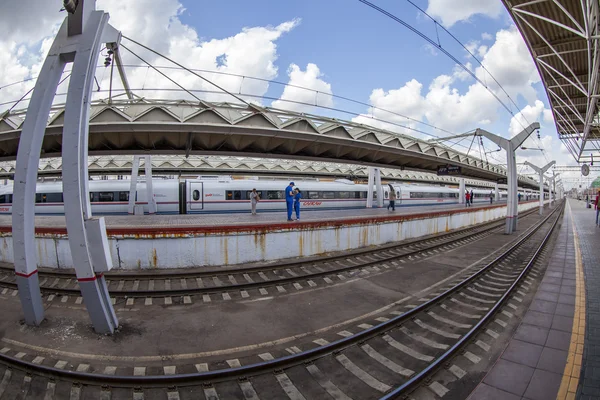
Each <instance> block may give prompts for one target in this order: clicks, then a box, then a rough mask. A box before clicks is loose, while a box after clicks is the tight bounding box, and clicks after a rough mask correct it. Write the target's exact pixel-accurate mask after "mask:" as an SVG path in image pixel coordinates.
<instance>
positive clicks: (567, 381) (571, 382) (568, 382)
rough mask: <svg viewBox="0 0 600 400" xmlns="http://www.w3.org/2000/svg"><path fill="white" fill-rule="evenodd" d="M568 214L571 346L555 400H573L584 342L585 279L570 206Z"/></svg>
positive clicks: (577, 383)
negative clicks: (570, 228)
mask: <svg viewBox="0 0 600 400" xmlns="http://www.w3.org/2000/svg"><path fill="white" fill-rule="evenodd" d="M567 206H568V207H569V214H570V215H571V224H572V226H573V239H574V242H575V284H576V292H575V315H574V317H573V330H572V332H571V345H570V346H569V356H568V357H567V365H566V366H565V371H564V372H563V378H562V381H561V384H560V389H559V390H558V395H557V396H556V399H557V400H565V399H569V400H570V399H575V395H576V393H577V386H578V385H579V374H580V372H581V362H582V359H583V346H584V340H585V279H584V275H583V260H582V258H581V249H580V248H579V236H578V235H577V228H576V227H575V220H574V219H573V218H572V216H573V213H572V212H571V206H570V205H569V204H568V203H567Z"/></svg>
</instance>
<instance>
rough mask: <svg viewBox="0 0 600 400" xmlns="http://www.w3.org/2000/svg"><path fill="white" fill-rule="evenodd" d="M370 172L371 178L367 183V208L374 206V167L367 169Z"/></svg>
mask: <svg viewBox="0 0 600 400" xmlns="http://www.w3.org/2000/svg"><path fill="white" fill-rule="evenodd" d="M367 171H368V173H369V179H368V181H367V182H368V183H367V208H373V183H374V180H375V172H374V170H373V167H369V168H368V169H367Z"/></svg>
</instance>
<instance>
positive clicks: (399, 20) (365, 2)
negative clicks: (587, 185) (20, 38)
mask: <svg viewBox="0 0 600 400" xmlns="http://www.w3.org/2000/svg"><path fill="white" fill-rule="evenodd" d="M358 1H360V2H361V3H363V4H365V5H367V6H369V7H371V8H372V9H374V10H376V11H378V12H380V13H381V14H383V15H385V16H387V17H389V18H391V19H393V20H394V21H396V22H398V23H400V24H401V25H403V26H404V27H406V28H407V29H409V30H411V31H412V32H413V33H415V34H417V35H418V36H420V37H421V38H422V39H424V40H425V41H427V42H428V43H429V44H431V45H433V46H435V47H436V48H437V49H439V50H440V51H441V52H442V53H444V54H445V55H446V56H447V57H448V58H450V59H451V60H452V61H454V62H455V63H456V64H457V65H458V66H460V67H461V68H462V69H463V70H464V71H465V72H467V73H468V74H469V75H470V76H471V77H473V79H475V80H476V81H477V82H478V83H480V84H481V85H482V86H483V87H484V88H485V89H486V90H487V91H488V92H489V93H490V94H491V95H492V96H493V97H494V98H495V99H496V100H497V101H498V102H499V103H500V104H501V105H502V107H504V109H505V110H506V111H508V113H509V114H510V115H511V116H512V117H515V114H514V113H513V111H512V110H511V109H510V108H509V107H508V106H507V105H506V104H505V103H504V102H503V101H502V100H501V99H500V98H499V97H498V95H497V94H496V93H494V92H493V91H492V90H491V89H490V88H489V87H488V85H487V84H486V83H485V82H482V81H481V79H479V78H478V77H477V75H475V74H474V73H473V72H472V71H471V70H470V69H469V68H467V66H465V65H464V64H463V63H462V62H460V61H459V60H458V59H457V58H456V57H454V56H453V55H452V54H450V52H448V51H447V50H446V49H444V48H443V47H442V46H441V45H440V44H439V42H438V43H436V42H435V41H434V40H432V39H431V38H429V37H428V36H427V35H425V34H424V33H422V32H421V31H419V30H418V29H416V28H414V27H413V26H411V25H410V24H409V23H407V22H405V21H404V20H402V19H400V18H398V17H397V16H395V15H394V14H392V13H390V12H388V11H386V10H384V9H383V8H381V7H378V6H377V5H375V4H373V3H371V2H370V1H367V0H358ZM407 1H408V2H409V3H410V4H411V5H413V6H414V7H416V8H417V9H418V10H419V11H421V12H423V13H424V14H425V15H427V17H429V18H430V19H431V20H433V21H434V23H435V24H436V25H439V24H438V22H437V21H436V20H435V19H434V18H432V17H431V16H430V15H429V14H427V13H426V12H425V11H424V10H422V9H421V8H420V7H418V6H417V5H415V4H414V3H413V2H412V1H410V0H407ZM440 26H441V25H440ZM436 29H437V28H436ZM442 29H444V31H446V32H448V30H447V29H445V28H444V27H443V26H442ZM436 31H437V30H436ZM448 34H450V36H451V37H452V38H453V39H454V40H456V41H457V42H458V43H459V44H460V45H461V46H462V47H463V48H464V49H465V50H467V52H468V53H469V54H470V55H471V56H472V57H473V58H474V59H475V60H477V62H478V63H479V64H480V65H481V66H482V67H483V64H482V63H481V62H480V61H479V59H477V57H475V56H474V55H473V54H472V53H471V52H470V51H469V50H468V49H467V48H466V46H464V45H463V44H462V43H461V42H460V41H459V40H458V39H457V38H456V37H455V36H454V35H452V34H451V33H450V32H448ZM483 69H484V70H485V71H486V72H487V73H488V74H489V75H490V76H491V77H492V79H493V80H494V82H496V84H497V85H498V86H499V87H500V88H501V89H502V91H503V92H504V93H505V94H506V96H507V97H508V98H509V99H510V101H511V102H512V103H513V104H514V105H515V106H516V107H517V109H519V107H518V105H517V104H516V103H515V102H514V100H513V99H512V98H511V97H510V96H509V95H508V93H507V92H506V90H505V89H504V88H503V87H502V85H501V84H500V83H499V82H498V81H497V80H496V78H495V77H494V76H493V75H492V74H491V73H490V72H489V71H488V70H487V69H486V68H485V67H483ZM519 113H520V114H521V116H522V118H523V119H525V121H526V122H528V121H527V118H526V117H525V116H524V115H523V113H522V112H519ZM515 119H516V120H517V123H518V124H519V125H521V127H522V128H523V129H525V128H526V127H525V126H524V125H523V124H522V123H521V121H520V120H519V119H518V118H515ZM538 141H539V139H538ZM540 143H541V141H540ZM542 148H543V144H542ZM543 154H544V157H546V154H545V151H544V152H543ZM546 159H547V157H546Z"/></svg>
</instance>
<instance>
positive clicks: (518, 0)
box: [503, 0, 600, 162]
mask: <svg viewBox="0 0 600 400" xmlns="http://www.w3.org/2000/svg"><path fill="white" fill-rule="evenodd" d="M503 3H504V5H505V6H506V8H507V10H508V12H509V13H510V15H511V16H512V18H513V20H514V21H515V23H516V25H517V27H518V29H519V31H520V32H521V34H522V35H523V38H524V39H525V42H526V43H527V46H528V47H529V50H530V52H531V55H532V57H533V59H534V61H535V64H536V66H537V69H538V71H539V73H540V76H541V78H542V81H543V83H544V86H545V89H546V93H547V95H548V98H549V100H550V105H551V107H552V112H553V115H554V121H555V124H556V129H557V131H558V136H559V138H560V139H561V140H562V141H563V143H564V144H565V146H566V147H567V148H568V149H569V152H570V153H571V154H572V155H573V157H574V158H575V160H576V161H578V162H586V161H590V160H591V155H592V154H594V153H596V154H597V153H598V151H599V150H600V112H599V111H600V110H599V104H600V83H599V81H600V27H599V24H600V3H599V2H598V0H560V1H557V0H503Z"/></svg>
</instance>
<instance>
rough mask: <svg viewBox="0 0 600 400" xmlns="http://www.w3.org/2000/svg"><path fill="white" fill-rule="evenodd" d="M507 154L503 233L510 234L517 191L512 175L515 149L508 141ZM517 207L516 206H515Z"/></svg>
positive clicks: (512, 227)
mask: <svg viewBox="0 0 600 400" xmlns="http://www.w3.org/2000/svg"><path fill="white" fill-rule="evenodd" d="M506 154H507V155H506V156H507V173H506V179H507V182H506V184H507V191H508V194H507V197H506V224H505V228H504V233H506V234H507V235H510V234H511V233H512V232H513V231H514V224H513V217H514V209H515V203H516V202H517V200H518V199H517V192H516V191H515V189H514V182H513V181H514V180H515V178H514V176H513V170H514V171H515V172H516V169H517V167H516V165H515V164H516V161H515V149H514V147H513V145H512V144H511V143H510V142H508V146H507V149H506ZM517 207H518V206H517Z"/></svg>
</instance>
